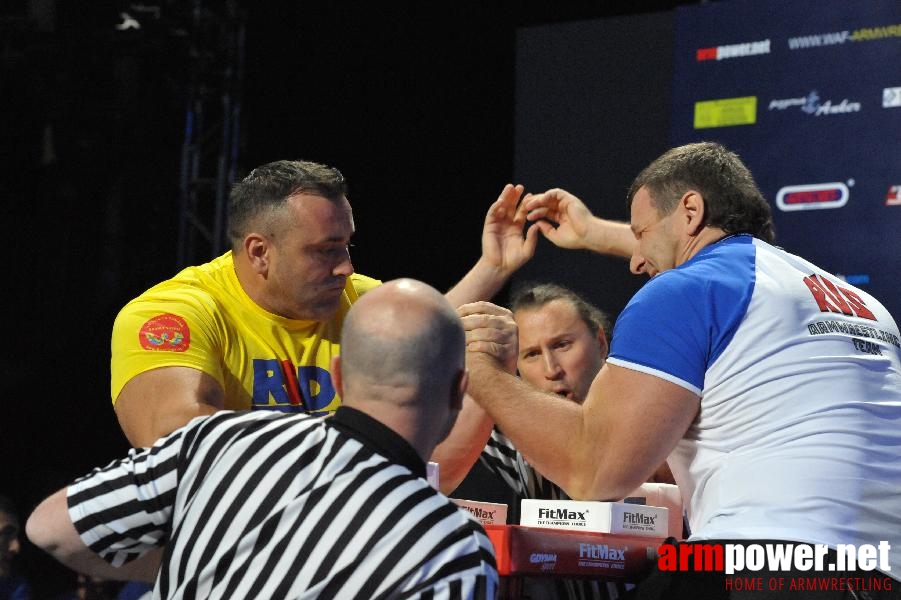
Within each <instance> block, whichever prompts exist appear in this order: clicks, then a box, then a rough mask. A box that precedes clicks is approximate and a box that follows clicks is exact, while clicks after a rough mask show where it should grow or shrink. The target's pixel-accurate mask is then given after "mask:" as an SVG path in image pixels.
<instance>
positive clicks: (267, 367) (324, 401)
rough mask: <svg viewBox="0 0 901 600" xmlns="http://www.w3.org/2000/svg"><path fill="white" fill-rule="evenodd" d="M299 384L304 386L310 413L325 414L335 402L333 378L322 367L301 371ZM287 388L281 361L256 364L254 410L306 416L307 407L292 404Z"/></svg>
mask: <svg viewBox="0 0 901 600" xmlns="http://www.w3.org/2000/svg"><path fill="white" fill-rule="evenodd" d="M297 382H298V383H299V384H300V395H301V398H303V403H304V407H305V408H306V410H307V411H309V412H316V411H321V410H322V409H324V408H325V407H327V406H328V405H329V404H331V403H332V400H334V399H335V386H334V384H332V375H331V373H329V372H328V371H326V370H325V369H323V368H322V367H317V366H307V367H297ZM286 384H287V382H286V381H285V378H284V375H283V374H282V370H281V365H280V364H279V361H278V360H276V359H274V358H273V359H261V358H255V359H254V360H253V408H254V409H266V410H279V411H282V412H304V407H301V406H295V405H293V404H291V400H290V398H289V397H288V392H287V391H286V387H285V386H286ZM273 402H274V404H273Z"/></svg>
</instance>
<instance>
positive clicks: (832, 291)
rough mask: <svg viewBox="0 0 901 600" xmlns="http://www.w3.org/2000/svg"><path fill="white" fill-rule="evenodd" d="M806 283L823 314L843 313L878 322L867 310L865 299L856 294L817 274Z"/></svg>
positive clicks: (809, 277) (808, 278) (806, 279)
mask: <svg viewBox="0 0 901 600" xmlns="http://www.w3.org/2000/svg"><path fill="white" fill-rule="evenodd" d="M804 283H805V284H806V285H807V288H808V289H809V290H810V293H811V294H813V298H814V300H816V302H817V305H818V306H819V307H820V311H821V312H834V313H842V314H845V315H848V316H849V317H853V316H857V317H861V318H864V319H870V320H871V321H875V320H876V315H874V314H873V313H872V312H871V311H870V309H869V308H867V306H866V304H864V301H863V299H862V298H861V297H860V296H858V295H857V294H856V293H855V292H852V291H851V290H849V289H847V288H843V287H841V286H838V285H835V284H834V283H832V282H831V281H829V280H828V279H826V278H825V277H820V276H819V275H816V274H814V275H808V276H807V277H805V278H804Z"/></svg>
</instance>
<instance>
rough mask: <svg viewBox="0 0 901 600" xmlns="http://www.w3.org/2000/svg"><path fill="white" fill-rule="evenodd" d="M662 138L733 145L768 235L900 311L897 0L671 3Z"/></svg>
mask: <svg viewBox="0 0 901 600" xmlns="http://www.w3.org/2000/svg"><path fill="white" fill-rule="evenodd" d="M674 29H675V35H674V53H675V54H674V72H673V94H672V99H673V100H672V101H673V106H672V115H671V123H670V143H671V144H672V145H673V146H676V145H681V144H685V143H688V142H693V141H701V140H713V141H717V142H720V143H722V144H724V145H725V146H727V147H728V148H730V149H732V150H734V151H736V152H737V153H738V154H739V155H740V156H741V157H742V158H743V159H744V161H745V163H746V164H747V165H748V166H749V167H750V169H751V171H752V172H753V173H754V175H755V178H756V179H757V182H758V184H759V185H760V188H761V191H762V192H763V194H764V196H765V197H766V198H767V199H768V200H769V201H770V204H771V206H772V208H773V215H774V221H775V226H776V237H777V243H778V244H779V245H780V246H782V247H784V248H785V249H787V250H788V251H790V252H793V253H796V254H799V255H801V256H803V257H804V258H807V259H808V260H810V261H811V262H813V263H815V264H817V265H818V266H820V267H822V268H824V269H826V270H828V271H831V272H833V273H836V274H838V275H841V276H843V277H844V278H846V279H847V280H848V281H849V282H850V283H853V284H854V285H857V286H859V287H861V288H863V289H865V290H867V291H869V292H871V293H872V294H873V295H875V296H876V297H877V298H878V299H880V300H881V301H882V302H883V303H884V304H885V305H886V307H887V308H888V309H889V311H890V312H891V313H892V314H893V316H895V318H896V319H898V318H901V198H899V186H901V2H899V1H898V0H869V1H867V2H847V1H846V0H816V1H807V0H793V1H791V2H785V1H784V0H754V1H746V0H730V1H729V2H718V3H713V4H700V5H695V6H687V7H681V8H679V9H677V11H676V23H675V28H674Z"/></svg>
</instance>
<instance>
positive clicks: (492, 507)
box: [450, 498, 507, 525]
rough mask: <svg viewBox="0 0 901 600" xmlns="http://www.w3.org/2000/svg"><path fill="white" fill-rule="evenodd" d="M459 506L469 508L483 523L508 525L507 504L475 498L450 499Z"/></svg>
mask: <svg viewBox="0 0 901 600" xmlns="http://www.w3.org/2000/svg"><path fill="white" fill-rule="evenodd" d="M450 500H451V501H452V502H453V503H454V504H456V505H457V506H459V507H461V508H464V509H466V510H468V511H469V512H470V513H472V516H474V517H475V518H476V519H478V520H479V522H480V523H481V524H482V525H506V524H507V505H506V504H497V503H495V502H477V501H475V500H460V499H458V498H451V499H450Z"/></svg>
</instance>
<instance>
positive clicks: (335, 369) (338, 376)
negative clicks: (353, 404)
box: [329, 356, 344, 398]
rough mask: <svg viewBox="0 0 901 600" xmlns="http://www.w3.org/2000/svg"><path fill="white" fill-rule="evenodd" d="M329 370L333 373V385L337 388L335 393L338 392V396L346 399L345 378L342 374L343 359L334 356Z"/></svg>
mask: <svg viewBox="0 0 901 600" xmlns="http://www.w3.org/2000/svg"><path fill="white" fill-rule="evenodd" d="M329 370H330V371H331V372H332V385H333V386H334V388H335V391H336V392H338V395H339V396H341V397H342V398H344V378H343V373H342V372H341V357H340V356H333V357H332V360H331V364H330V365H329Z"/></svg>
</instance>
